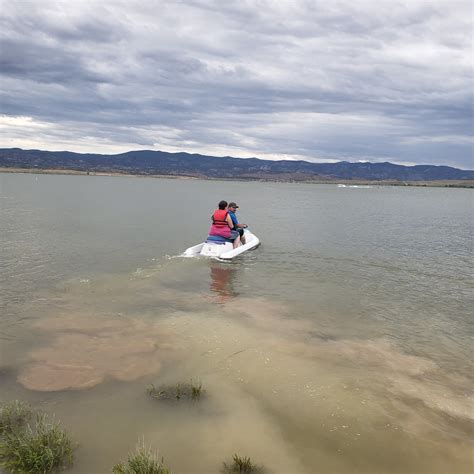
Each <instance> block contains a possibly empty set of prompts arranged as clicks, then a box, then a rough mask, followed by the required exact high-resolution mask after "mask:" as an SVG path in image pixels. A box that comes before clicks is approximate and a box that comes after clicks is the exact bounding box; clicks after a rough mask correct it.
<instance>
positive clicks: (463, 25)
mask: <svg viewBox="0 0 474 474" xmlns="http://www.w3.org/2000/svg"><path fill="white" fill-rule="evenodd" d="M471 10H472V7H471V3H470V1H464V0H462V1H460V0H455V1H449V2H448V1H447V0H443V1H435V0H413V1H410V2H407V1H398V2H397V1H391V0H390V1H388V0H387V1H385V0H383V1H378V2H373V1H365V0H359V1H357V2H353V1H349V0H342V1H336V2H327V1H319V0H312V1H309V0H308V1H305V0H300V1H296V0H291V1H286V0H253V1H242V0H239V1H226V2H221V1H218V0H215V1H213V0H189V1H182V2H181V1H176V0H175V1H151V0H150V1H130V0H129V1H121V0H119V1H117V0H113V1H112V0H102V1H91V0H85V1H81V2H70V1H60V0H54V1H53V0H42V1H41V2H38V1H36V0H35V1H25V0H23V1H21V2H9V3H8V4H7V3H4V4H3V5H2V9H1V13H0V14H1V23H0V26H1V29H0V31H1V33H0V35H1V37H0V38H1V39H0V46H1V71H2V75H1V96H0V101H1V102H0V104H1V114H2V116H0V130H1V140H0V145H1V146H3V147H10V146H19V147H22V148H33V147H34V148H42V149H50V150H58V149H69V150H72V151H91V152H103V153H114V152H122V151H127V150H130V149H139V148H140V149H143V148H147V149H159V150H164V151H189V152H199V153H207V154H214V155H232V156H241V157H250V156H257V157H262V158H273V159H281V158H286V159H288V158H297V159H306V160H309V161H333V160H347V161H358V160H370V161H392V162H399V163H405V164H406V163H429V164H447V165H452V166H458V167H462V168H472V167H473V164H472V161H471V160H472V139H471V135H472V88H471V83H472V59H471V55H472V43H471V42H470V38H471V27H472V20H471V14H472V11H471Z"/></svg>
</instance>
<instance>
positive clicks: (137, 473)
mask: <svg viewBox="0 0 474 474" xmlns="http://www.w3.org/2000/svg"><path fill="white" fill-rule="evenodd" d="M112 472H113V473H114V474H171V471H170V470H169V469H168V468H166V467H165V466H164V460H163V458H161V460H160V459H159V457H158V455H157V454H156V453H154V452H153V451H152V450H151V449H150V448H147V447H146V446H145V442H144V441H142V443H141V444H139V445H138V446H137V449H136V450H135V452H134V453H131V454H130V455H129V456H128V459H127V462H126V463H118V464H116V465H115V466H114V467H113V468H112Z"/></svg>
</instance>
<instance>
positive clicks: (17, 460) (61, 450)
mask: <svg viewBox="0 0 474 474" xmlns="http://www.w3.org/2000/svg"><path fill="white" fill-rule="evenodd" d="M72 451H73V446H72V442H71V440H70V439H69V436H68V434H67V433H66V432H65V431H64V430H62V429H61V428H60V427H59V423H54V422H48V421H47V418H46V415H37V417H36V422H35V425H34V427H31V425H29V424H28V425H27V426H26V427H25V428H23V429H18V430H14V431H11V432H6V433H4V435H3V436H2V437H1V438H0V466H1V467H4V468H5V469H6V470H7V471H10V472H17V473H44V474H46V473H52V472H55V471H58V470H60V469H63V468H65V467H68V466H70V465H72V461H73V455H72Z"/></svg>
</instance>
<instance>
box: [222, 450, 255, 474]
mask: <svg viewBox="0 0 474 474" xmlns="http://www.w3.org/2000/svg"><path fill="white" fill-rule="evenodd" d="M232 461H233V462H232V464H230V465H229V464H227V463H224V469H223V472H224V473H226V474H236V473H238V474H256V473H263V472H264V470H263V468H262V467H261V466H257V465H256V464H254V463H253V462H252V461H251V460H250V458H249V457H245V456H239V455H238V454H234V455H233V456H232Z"/></svg>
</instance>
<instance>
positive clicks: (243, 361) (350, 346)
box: [0, 174, 473, 474]
mask: <svg viewBox="0 0 474 474" xmlns="http://www.w3.org/2000/svg"><path fill="white" fill-rule="evenodd" d="M220 199H227V200H229V201H230V200H232V201H236V202H237V203H238V204H239V205H240V209H239V216H240V218H241V221H242V222H246V223H248V224H249V225H250V227H251V229H252V231H253V232H255V233H256V234H257V235H258V236H259V238H260V239H261V241H262V246H261V247H260V248H259V249H257V250H256V251H254V252H250V253H247V254H246V255H244V256H242V258H240V259H238V260H236V261H235V262H231V263H221V262H217V261H213V260H207V259H185V258H181V257H179V255H180V254H181V252H182V251H183V250H184V249H185V248H186V247H188V246H191V245H193V244H196V243H198V242H199V241H201V240H202V239H203V237H204V236H205V234H206V231H207V229H208V225H209V218H210V214H211V212H212V210H213V209H214V207H215V205H216V203H217V202H218V201H219V200H220ZM472 202H473V201H472V191H471V190H465V189H442V188H421V189H420V188H400V187H393V188H391V187H372V188H338V187H337V186H335V185H308V184H283V183H241V182H218V181H198V180H174V179H148V178H112V177H110V178H109V177H86V176H53V175H28V174H18V175H16V174H0V212H1V214H0V229H1V255H0V257H1V259H0V266H1V267H0V269H1V278H2V281H1V287H0V300H1V307H0V308H1V313H2V317H1V319H0V386H1V395H0V398H1V399H2V400H11V399H21V400H27V401H29V402H30V403H31V404H33V405H34V406H36V407H38V408H40V409H42V410H45V411H47V412H49V413H55V414H56V417H58V418H60V419H61V421H62V423H63V424H64V426H65V427H66V428H67V429H68V430H69V431H70V432H71V433H72V435H73V437H74V439H75V440H77V441H78V443H79V448H78V450H77V452H76V462H75V465H74V467H73V469H72V470H71V472H74V473H91V472H97V473H99V472H108V471H109V472H110V468H111V466H112V465H113V464H114V463H116V462H118V461H119V460H122V459H124V457H125V456H126V453H127V452H128V451H129V450H130V449H132V448H133V447H134V446H135V444H136V443H137V441H138V440H139V439H140V438H141V437H144V438H145V441H146V442H147V443H148V444H150V445H152V446H153V447H155V448H157V449H159V451H160V453H161V454H162V455H163V456H164V458H165V462H166V464H167V465H169V466H170V468H171V469H172V470H173V472H174V473H191V472H192V473H194V472H196V473H197V472H202V473H209V472H219V470H220V469H221V467H222V462H223V461H228V460H230V459H231V457H232V454H233V453H235V452H237V453H240V454H242V455H248V456H250V457H251V458H252V459H253V460H254V461H255V462H257V463H260V464H263V465H265V466H266V467H267V468H268V469H269V470H271V471H272V472H275V473H296V474H297V473H302V474H303V473H313V472H341V473H342V472H364V473H366V472H374V473H375V472H376V473H381V472H387V473H396V472H400V473H401V472H403V473H406V472H427V473H428V472H430V473H432V472H440V473H441V472H471V471H472V467H473V466H472V457H471V456H472V444H471V441H470V439H471V437H472V421H473V405H472V365H471V360H472V350H471V342H472V341H471V339H472V319H471V314H470V308H471V307H472V274H471V258H472ZM191 378H193V379H199V380H200V381H202V383H203V387H204V388H205V390H206V397H205V398H204V399H203V400H202V401H201V402H199V403H195V404H186V403H179V404H178V403H174V404H173V403H171V404H170V403H160V402H157V401H154V400H151V399H149V398H148V397H147V395H146V393H145V388H146V386H147V385H148V384H149V383H154V384H155V385H156V384H158V385H159V384H160V383H173V382H178V381H189V380H190V379H191Z"/></svg>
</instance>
